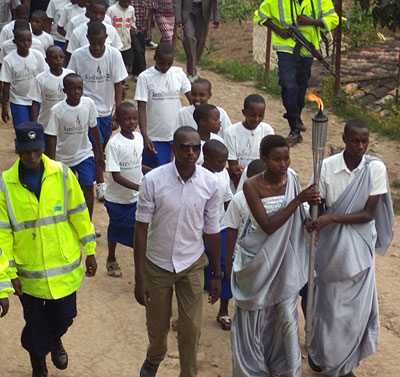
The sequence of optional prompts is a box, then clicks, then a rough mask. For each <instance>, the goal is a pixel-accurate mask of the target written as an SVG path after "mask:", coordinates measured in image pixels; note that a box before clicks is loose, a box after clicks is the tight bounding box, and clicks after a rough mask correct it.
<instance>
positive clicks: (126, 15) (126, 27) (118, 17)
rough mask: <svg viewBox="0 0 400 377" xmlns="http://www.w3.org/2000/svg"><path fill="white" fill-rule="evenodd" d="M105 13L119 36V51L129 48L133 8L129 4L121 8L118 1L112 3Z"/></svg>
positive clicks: (133, 17) (133, 14) (133, 15)
mask: <svg viewBox="0 0 400 377" xmlns="http://www.w3.org/2000/svg"><path fill="white" fill-rule="evenodd" d="M107 15H108V16H110V18H111V25H112V26H114V27H115V29H116V30H117V33H118V35H119V37H120V38H121V42H122V48H121V49H120V50H121V51H126V50H129V49H130V48H131V27H134V28H136V25H135V21H136V18H135V9H134V8H133V7H132V6H131V5H129V6H128V8H126V9H124V8H122V7H121V6H120V5H119V3H116V4H114V5H113V6H111V7H110V8H108V10H107Z"/></svg>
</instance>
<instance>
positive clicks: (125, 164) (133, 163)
mask: <svg viewBox="0 0 400 377" xmlns="http://www.w3.org/2000/svg"><path fill="white" fill-rule="evenodd" d="M141 157H142V155H141V154H140V155H138V153H137V151H136V150H135V149H134V150H133V153H132V158H131V159H129V160H128V161H120V162H119V167H120V168H121V170H128V169H132V168H135V167H138V166H139V165H141V163H142V161H141Z"/></svg>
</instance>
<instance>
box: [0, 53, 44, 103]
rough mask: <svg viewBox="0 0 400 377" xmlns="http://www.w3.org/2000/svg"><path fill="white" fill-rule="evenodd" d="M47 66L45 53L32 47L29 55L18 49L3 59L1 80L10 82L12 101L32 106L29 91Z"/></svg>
mask: <svg viewBox="0 0 400 377" xmlns="http://www.w3.org/2000/svg"><path fill="white" fill-rule="evenodd" d="M46 68H47V64H46V62H45V60H44V57H43V55H42V54H41V53H40V52H39V51H36V50H33V49H30V50H29V54H28V56H27V57H23V56H20V55H19V54H18V52H17V50H15V51H13V52H11V53H10V54H9V55H7V56H6V57H5V58H4V60H3V65H2V66H1V73H0V81H2V82H8V83H10V102H12V103H15V104H17V105H25V106H31V105H32V100H31V99H30V98H29V97H28V92H29V89H30V88H31V86H32V85H33V83H34V80H35V77H36V76H37V75H38V74H39V73H40V72H43V71H44V70H45V69H46Z"/></svg>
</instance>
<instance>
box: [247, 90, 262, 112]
mask: <svg viewBox="0 0 400 377" xmlns="http://www.w3.org/2000/svg"><path fill="white" fill-rule="evenodd" d="M252 103H262V104H263V105H265V99H264V98H263V97H262V96H260V95H259V94H250V95H248V96H247V97H246V98H245V99H244V105H243V107H244V108H245V109H247V108H248V107H249V106H250V104H252Z"/></svg>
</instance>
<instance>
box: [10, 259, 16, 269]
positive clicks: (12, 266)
mask: <svg viewBox="0 0 400 377" xmlns="http://www.w3.org/2000/svg"><path fill="white" fill-rule="evenodd" d="M8 267H10V268H16V267H17V265H16V264H15V260H14V259H11V260H9V261H8Z"/></svg>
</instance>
